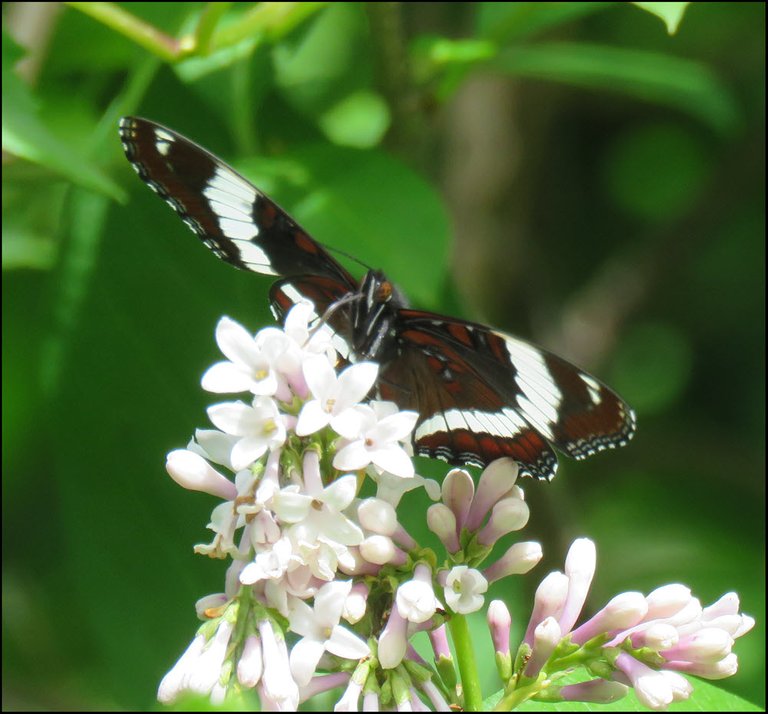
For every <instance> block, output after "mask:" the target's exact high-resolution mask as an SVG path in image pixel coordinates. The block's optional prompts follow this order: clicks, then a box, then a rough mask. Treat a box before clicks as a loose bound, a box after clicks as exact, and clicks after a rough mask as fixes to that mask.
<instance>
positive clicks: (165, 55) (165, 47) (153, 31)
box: [67, 2, 179, 62]
mask: <svg viewBox="0 0 768 714" xmlns="http://www.w3.org/2000/svg"><path fill="white" fill-rule="evenodd" d="M67 5H69V7H71V8H74V9H75V10H80V12H82V13H84V14H85V15H88V16H89V17H92V18H93V19H94V20H98V21H99V22H101V23H102V24H104V25H106V26H107V27H110V28H112V29H113V30H115V31H116V32H119V33H120V34H121V35H125V36H126V37H128V38H130V39H131V40H133V41H134V42H135V43H136V44H138V45H141V46H142V47H143V48H144V49H146V50H149V51H150V52H152V53H153V54H155V55H157V56H158V57H160V58H161V59H163V60H165V61H166V62H175V61H176V60H178V59H179V43H178V42H177V41H176V40H175V39H174V38H173V37H170V36H169V35H166V34H165V33H164V32H160V30H158V29H157V28H155V27H153V26H152V25H149V24H147V23H146V22H144V21H143V20H140V19H139V18H138V17H136V16H135V15H131V13H129V12H126V11H125V10H123V9H122V8H121V7H119V6H118V5H116V4H115V3H111V2H68V3H67Z"/></svg>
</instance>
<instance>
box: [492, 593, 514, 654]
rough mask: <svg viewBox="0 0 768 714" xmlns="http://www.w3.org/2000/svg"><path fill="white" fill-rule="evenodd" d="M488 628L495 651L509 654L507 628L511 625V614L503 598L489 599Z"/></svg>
mask: <svg viewBox="0 0 768 714" xmlns="http://www.w3.org/2000/svg"><path fill="white" fill-rule="evenodd" d="M487 617H488V628H489V629H490V631H491V641H492V642H493V648H494V650H495V651H496V652H500V653H501V654H504V655H508V654H509V628H510V627H511V626H512V616H511V615H510V614H509V608H507V606H506V604H505V603H504V601H503V600H491V604H490V605H488V614H487Z"/></svg>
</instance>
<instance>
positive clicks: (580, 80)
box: [489, 42, 739, 133]
mask: <svg viewBox="0 0 768 714" xmlns="http://www.w3.org/2000/svg"><path fill="white" fill-rule="evenodd" d="M489 66H490V67H491V68H495V69H499V70H502V71H504V72H508V73H510V74H514V75H516V76H522V77H532V78H536V79H550V80H554V81H558V82H565V83H567V84H573V85H576V86H579V87H587V88H590V89H603V90H610V91H615V92H620V93H623V94H628V95H630V96H633V97H636V98H638V99H643V100H645V101H649V102H656V103H658V104H664V105H667V106H670V107H673V108H675V109H678V110H680V111H683V112H686V113H688V114H690V115H691V116H694V117H696V118H697V119H699V120H701V121H703V122H705V123H706V124H708V125H709V126H710V127H712V128H713V129H715V130H717V131H719V132H722V133H728V132H731V131H732V130H733V129H734V128H735V126H736V124H737V122H738V119H739V117H738V114H737V110H736V106H735V104H734V101H733V98H732V97H731V95H730V94H729V93H728V91H727V89H726V88H725V87H724V86H723V85H722V84H721V83H720V81H719V79H718V78H717V77H716V76H715V75H714V74H713V73H712V72H711V71H710V70H709V69H708V68H707V67H705V66H704V65H702V64H700V63H698V62H693V61H691V60H686V59H681V58H679V57H673V56H671V55H665V54H660V53H658V52H646V51H643V50H633V49H624V48H621V47H607V46H604V45H591V44H581V43H567V42H562V43H561V42H558V43H548V44H540V45H535V46H529V47H517V48H510V49H506V50H503V51H502V52H500V53H499V55H498V56H497V57H496V58H495V59H493V60H491V61H490V62H489Z"/></svg>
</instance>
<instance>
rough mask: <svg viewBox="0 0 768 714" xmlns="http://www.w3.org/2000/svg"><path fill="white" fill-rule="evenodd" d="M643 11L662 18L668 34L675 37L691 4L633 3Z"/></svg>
mask: <svg viewBox="0 0 768 714" xmlns="http://www.w3.org/2000/svg"><path fill="white" fill-rule="evenodd" d="M632 4H633V5H637V7H639V8H640V9H642V10H646V11H647V12H650V13H651V14H652V15H656V17H658V18H661V21H662V22H663V23H664V24H665V25H666V26H667V32H668V33H669V34H670V35H674V34H675V32H677V28H678V26H679V25H680V21H681V20H682V19H683V15H684V14H685V10H686V8H687V7H688V6H689V5H690V4H691V3H689V2H633V3H632Z"/></svg>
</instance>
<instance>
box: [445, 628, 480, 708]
mask: <svg viewBox="0 0 768 714" xmlns="http://www.w3.org/2000/svg"><path fill="white" fill-rule="evenodd" d="M448 627H449V628H450V630H451V637H452V638H453V646H454V647H455V649H456V659H457V661H458V664H459V672H460V673H461V688H462V691H463V693H464V709H465V711H468V712H479V711H482V707H483V696H482V693H481V691H480V681H479V677H478V672H477V664H476V662H475V652H474V649H473V648H472V638H471V637H470V636H469V627H468V625H467V618H466V617H464V616H463V615H453V616H452V617H451V619H450V620H449V622H448Z"/></svg>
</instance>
